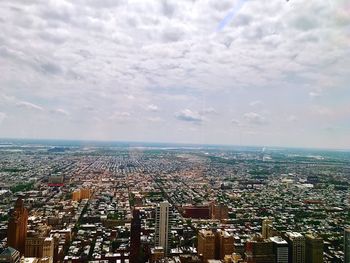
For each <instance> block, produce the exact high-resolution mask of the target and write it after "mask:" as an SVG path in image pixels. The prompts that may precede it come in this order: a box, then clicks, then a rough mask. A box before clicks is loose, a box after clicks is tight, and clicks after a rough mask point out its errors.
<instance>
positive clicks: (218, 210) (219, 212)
mask: <svg viewBox="0 0 350 263" xmlns="http://www.w3.org/2000/svg"><path fill="white" fill-rule="evenodd" d="M210 214H211V218H212V219H218V220H222V219H228V207H227V206H226V205H224V204H216V203H215V202H212V203H211V204H210Z"/></svg>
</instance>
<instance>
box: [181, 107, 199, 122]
mask: <svg viewBox="0 0 350 263" xmlns="http://www.w3.org/2000/svg"><path fill="white" fill-rule="evenodd" d="M175 117H176V118H177V119H178V120H180V121H186V122H193V123H201V122H202V121H203V117H202V116H201V115H200V114H199V113H198V112H195V111H191V110H189V109H184V110H182V111H179V112H176V113H175Z"/></svg>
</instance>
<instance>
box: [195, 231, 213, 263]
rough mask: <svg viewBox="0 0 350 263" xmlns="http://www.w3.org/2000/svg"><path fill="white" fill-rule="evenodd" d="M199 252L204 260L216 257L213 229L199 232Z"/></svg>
mask: <svg viewBox="0 0 350 263" xmlns="http://www.w3.org/2000/svg"><path fill="white" fill-rule="evenodd" d="M197 252H198V255H199V256H200V257H202V262H207V260H208V259H215V235H214V233H213V231H210V230H204V229H202V230H200V231H199V232H198V247H197Z"/></svg>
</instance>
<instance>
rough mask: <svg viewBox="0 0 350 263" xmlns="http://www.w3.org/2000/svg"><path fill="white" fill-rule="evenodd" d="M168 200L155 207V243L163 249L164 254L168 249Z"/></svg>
mask: <svg viewBox="0 0 350 263" xmlns="http://www.w3.org/2000/svg"><path fill="white" fill-rule="evenodd" d="M169 230H170V228H169V202H167V201H164V202H161V203H160V204H158V206H157V207H156V221H155V245H156V246H157V247H162V248H163V249H164V253H165V255H167V253H168V250H169Z"/></svg>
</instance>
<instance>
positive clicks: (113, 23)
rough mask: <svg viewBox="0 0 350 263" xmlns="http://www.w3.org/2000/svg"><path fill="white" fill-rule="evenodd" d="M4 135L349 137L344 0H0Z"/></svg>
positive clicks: (247, 140) (313, 141)
mask: <svg viewBox="0 0 350 263" xmlns="http://www.w3.org/2000/svg"><path fill="white" fill-rule="evenodd" d="M0 28H1V31H0V32H1V33H0V72H1V78H0V137H12V138H15V137H21V138H61V139H96V140H132V141H157V142H188V143H220V144H242V145H280V146H308V147H332V148H350V136H349V135H350V89H349V83H350V49H349V48H350V3H349V1H347V0H307V1H305V0H290V1H289V2H287V1H286V0H269V1H262V0H246V1H236V0H168V1H165V0H164V1H162V0H153V1H152V0H138V1H136V0H134V1H131V0H130V1H127V0H119V1H118V0H74V1H64V0H57V1H49V0H37V1H35V0H33V1H27V0H7V1H6V0H3V1H1V2H0Z"/></svg>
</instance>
